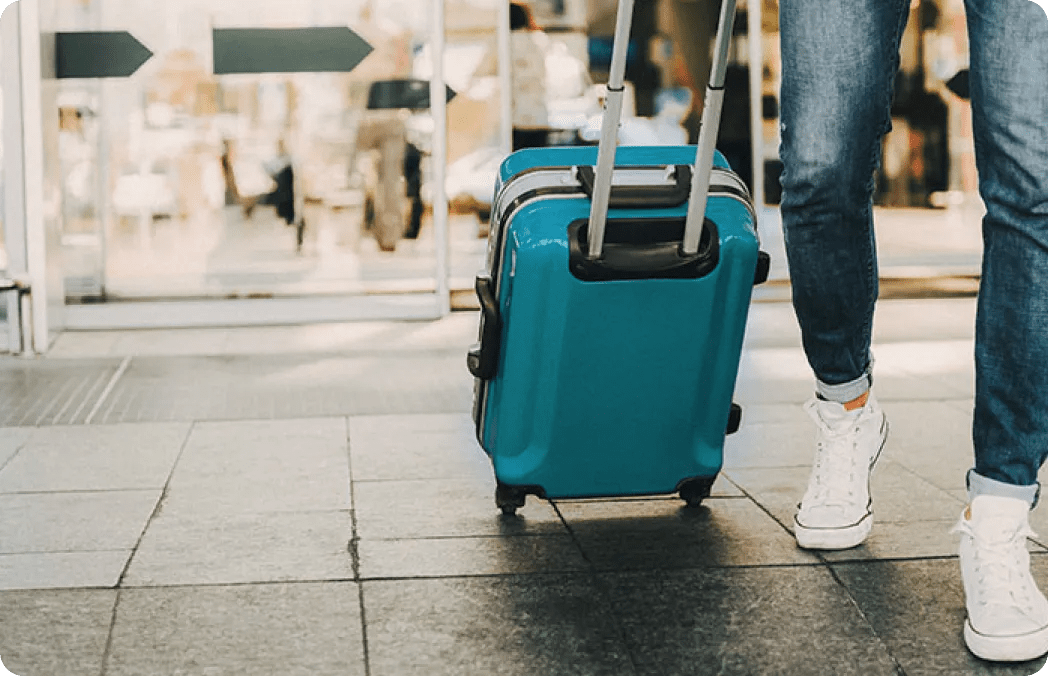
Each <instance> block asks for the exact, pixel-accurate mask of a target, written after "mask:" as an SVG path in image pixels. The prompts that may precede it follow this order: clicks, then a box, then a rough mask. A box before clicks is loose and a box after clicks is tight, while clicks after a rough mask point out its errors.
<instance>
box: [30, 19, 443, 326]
mask: <svg viewBox="0 0 1048 676" xmlns="http://www.w3.org/2000/svg"><path fill="white" fill-rule="evenodd" d="M42 1H43V2H45V3H50V4H51V5H52V9H53V10H54V11H51V12H47V13H45V14H44V15H43V16H45V17H48V19H49V20H48V21H45V20H42V24H43V25H42V26H41V27H42V29H43V31H44V32H48V31H85V30H92V31H128V32H129V33H131V34H132V35H133V36H134V37H135V38H136V39H138V40H139V41H140V42H141V43H142V44H144V45H145V46H146V47H147V48H148V49H149V50H151V51H152V52H153V56H152V57H151V58H150V59H149V60H148V61H147V62H146V63H145V64H144V65H142V66H141V68H140V69H139V70H138V71H137V72H136V73H134V74H133V75H132V76H130V77H127V78H108V79H101V80H90V79H67V80H62V81H60V87H59V104H58V105H59V113H60V129H61V149H60V150H61V152H60V155H61V167H62V198H63V199H62V204H63V206H62V209H63V216H64V219H63V220H64V231H63V239H62V241H63V245H64V252H65V271H66V295H67V302H68V303H69V304H70V305H72V306H76V305H84V304H93V303H98V302H105V303H114V302H120V301H139V302H142V301H158V300H162V301H174V300H182V301H186V300H198V301H199V300H210V301H213V300H219V299H252V300H259V299H295V298H318V297H328V298H334V297H344V296H347V295H349V296H372V295H375V294H408V293H434V292H436V291H437V290H438V287H439V285H438V280H437V273H436V270H437V259H438V256H437V247H436V245H435V242H436V241H437V239H438V238H437V237H435V232H434V230H435V227H434V225H435V219H434V218H433V214H432V209H431V205H432V191H433V190H434V186H433V185H431V182H432V181H431V179H432V166H433V164H432V163H433V161H434V160H433V158H432V157H431V152H432V146H433V143H432V135H433V122H432V115H431V112H430V109H429V105H428V104H429V102H428V98H426V99H425V100H417V98H416V99H413V98H412V93H413V91H414V90H413V89H412V88H413V87H416V88H417V86H416V84H414V83H413V82H412V80H413V78H415V77H416V74H417V72H418V69H419V63H418V62H419V59H420V56H421V55H423V54H424V53H425V52H426V47H427V44H428V43H429V40H430V37H431V34H432V31H431V26H432V17H431V11H430V5H431V3H427V2H417V1H415V0H349V1H348V2H347V1H346V0H304V1H303V2H294V3H289V2H285V1H283V0H279V1H278V0H262V1H260V2H253V3H248V4H245V3H243V2H240V1H239V0H171V1H169V2H166V3H162V4H159V5H157V4H153V3H142V2H140V1H139V0H42ZM332 27H348V28H349V29H350V30H351V31H352V32H353V33H355V34H356V35H357V36H359V38H362V39H363V40H364V41H366V42H367V43H368V44H369V45H370V46H371V48H372V50H371V52H370V53H369V54H368V55H367V56H366V57H365V58H363V60H362V61H360V62H359V64H358V65H356V67H355V68H353V69H352V70H350V71H348V72H336V71H335V70H334V69H328V70H324V69H323V68H318V72H309V71H308V69H304V70H303V71H296V72H237V73H227V72H221V69H220V68H216V64H215V63H214V62H213V61H214V60H215V58H214V54H215V51H214V49H215V40H216V39H217V37H216V36H217V35H218V33H220V32H222V31H230V33H231V29H279V30H282V31H294V30H302V29H310V28H325V29H327V28H332ZM307 42H308V41H307ZM275 44H276V43H275ZM281 44H283V43H281ZM309 44H312V43H309ZM307 46H308V45H307ZM256 47H257V45H256V46H251V45H247V44H246V43H245V45H244V46H243V48H242V49H241V50H239V51H240V52H241V53H246V52H247V51H249V50H250V49H254V48H256ZM277 48H278V47H276V46H274V49H277ZM307 51H308V50H307ZM293 57H294V55H291V54H289V56H288V58H293ZM298 58H303V57H302V56H301V55H298ZM304 58H306V61H308V60H309V57H308V55H307V57H304ZM317 58H318V59H319V58H322V54H321V55H318V56H317ZM398 83H400V84H398ZM423 84H425V85H427V86H428V83H423ZM398 86H399V87H401V89H397V87H398ZM405 87H406V89H405ZM390 92H392V93H393V98H389V96H387V97H386V98H385V99H383V95H386V94H390ZM416 93H417V92H416ZM71 316H72V317H76V316H77V315H76V314H73V315H71Z"/></svg>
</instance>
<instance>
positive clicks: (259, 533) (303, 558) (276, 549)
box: [123, 512, 354, 587]
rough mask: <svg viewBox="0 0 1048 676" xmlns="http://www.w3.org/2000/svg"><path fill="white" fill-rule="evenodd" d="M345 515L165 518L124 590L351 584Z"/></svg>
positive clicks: (141, 550)
mask: <svg viewBox="0 0 1048 676" xmlns="http://www.w3.org/2000/svg"><path fill="white" fill-rule="evenodd" d="M352 532H353V525H352V517H351V515H350V513H349V512H298V513H273V514H239V515H221V516H212V517H208V516H203V515H201V516H194V517H183V516H167V515H164V514H161V515H160V516H158V517H157V518H156V519H154V520H153V521H152V522H151V523H150V524H149V529H148V530H147V531H146V533H145V535H144V536H143V537H142V543H141V545H140V546H139V547H138V549H137V550H136V551H135V555H134V557H133V558H132V560H131V565H130V566H129V567H128V571H127V575H126V577H125V579H124V581H123V584H124V586H128V587H155V586H165V585H191V584H246V583H251V582H290V581H314V580H351V579H353V577H354V575H353V565H352V558H351V556H350V554H349V542H350V540H351V539H352Z"/></svg>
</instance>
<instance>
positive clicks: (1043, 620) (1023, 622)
mask: <svg viewBox="0 0 1048 676" xmlns="http://www.w3.org/2000/svg"><path fill="white" fill-rule="evenodd" d="M968 617H969V622H970V624H971V625H972V629H973V630H974V631H976V632H977V633H979V634H981V635H983V636H987V637H1001V638H1005V637H1011V636H1024V635H1026V634H1032V633H1034V632H1038V631H1044V630H1045V629H1048V612H1046V611H1045V609H1042V608H1034V609H1028V610H1024V609H1021V608H1017V607H1015V606H1004V605H997V604H989V605H986V606H983V607H982V608H980V609H970V610H969V613H968Z"/></svg>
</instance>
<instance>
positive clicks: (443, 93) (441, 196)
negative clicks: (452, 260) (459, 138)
mask: <svg viewBox="0 0 1048 676" xmlns="http://www.w3.org/2000/svg"><path fill="white" fill-rule="evenodd" d="M432 16H433V44H432V50H433V51H432V53H433V75H432V76H431V77H430V80H429V101H430V107H429V110H430V114H431V115H432V116H433V242H434V245H435V246H436V258H437V260H436V275H437V302H438V303H439V309H440V314H441V316H443V315H447V314H448V313H450V312H451V288H450V281H449V276H450V269H449V265H448V257H449V250H448V244H449V237H448V195H447V187H446V186H445V182H446V175H447V164H448V124H447V119H448V114H447V106H448V101H447V86H446V85H445V83H444V0H433V5H432Z"/></svg>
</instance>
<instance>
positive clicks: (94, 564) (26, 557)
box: [0, 549, 131, 655]
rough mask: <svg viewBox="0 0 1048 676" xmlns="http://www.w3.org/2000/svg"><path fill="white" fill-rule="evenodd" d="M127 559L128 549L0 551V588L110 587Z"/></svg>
mask: <svg viewBox="0 0 1048 676" xmlns="http://www.w3.org/2000/svg"><path fill="white" fill-rule="evenodd" d="M130 558H131V550H130V549H127V550H122V551H119V550H118V551H111V552H105V551H103V552H43V553H39V552H38V553H30V554H0V590H7V589H63V588H68V589H76V588H83V589H90V588H112V587H116V586H117V584H119V582H120V576H121V575H122V574H123V572H124V568H125V567H126V566H127V562H128V559H130ZM2 654H3V653H0V655H2Z"/></svg>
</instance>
